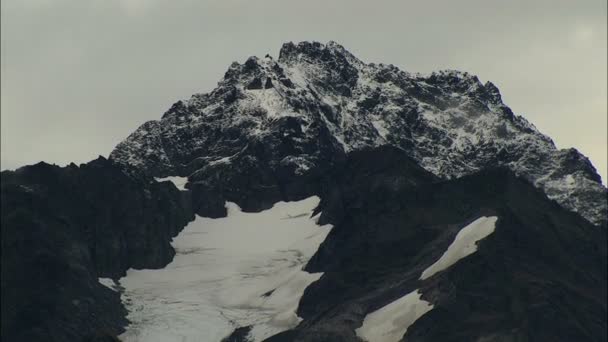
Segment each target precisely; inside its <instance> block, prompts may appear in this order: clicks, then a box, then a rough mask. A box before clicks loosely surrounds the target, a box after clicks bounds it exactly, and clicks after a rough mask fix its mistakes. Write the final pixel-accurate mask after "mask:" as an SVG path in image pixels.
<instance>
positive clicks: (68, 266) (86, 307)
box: [2, 158, 193, 341]
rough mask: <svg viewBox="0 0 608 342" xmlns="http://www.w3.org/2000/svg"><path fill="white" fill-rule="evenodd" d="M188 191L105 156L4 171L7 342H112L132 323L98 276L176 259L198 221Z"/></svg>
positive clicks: (4, 317) (112, 275) (4, 327)
mask: <svg viewBox="0 0 608 342" xmlns="http://www.w3.org/2000/svg"><path fill="white" fill-rule="evenodd" d="M188 196H189V195H188V193H187V192H180V191H178V190H177V189H176V188H175V187H174V186H173V185H172V184H171V183H156V182H154V181H152V182H145V181H143V180H136V179H133V178H131V177H130V176H127V175H126V174H125V173H123V172H122V171H121V170H120V169H119V168H117V167H116V166H114V165H113V164H112V163H111V162H109V161H108V160H105V159H103V158H100V159H97V160H94V161H92V162H90V163H88V164H83V165H81V166H80V167H78V166H76V165H73V164H72V165H70V166H67V167H65V168H60V167H57V166H52V165H48V164H44V163H39V164H36V165H33V166H26V167H23V168H20V169H18V170H17V171H14V172H10V171H4V172H2V340H3V341H37V340H45V341H78V340H81V339H83V338H88V339H91V340H94V341H101V340H104V339H105V340H107V339H108V338H111V336H114V335H116V334H117V333H119V332H120V331H121V330H122V327H123V326H124V325H126V323H127V322H126V320H125V318H124V317H125V315H126V312H125V310H124V309H123V307H122V305H121V303H120V297H119V294H118V293H116V292H114V291H112V290H110V289H108V288H106V287H104V286H103V285H101V284H100V283H99V282H98V280H97V279H98V277H109V278H118V277H120V276H122V275H124V273H125V271H126V270H127V269H128V268H130V267H133V268H159V267H163V266H164V265H166V264H167V263H168V262H170V261H171V259H172V258H173V255H174V251H173V249H172V247H171V245H170V243H169V242H170V240H171V238H172V237H173V236H175V235H176V234H177V233H178V232H179V231H180V230H181V228H182V227H184V225H185V224H186V223H187V222H188V221H190V220H191V219H192V218H193V213H192V207H191V205H190V203H191V201H190V199H189V198H188Z"/></svg>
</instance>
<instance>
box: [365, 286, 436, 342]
mask: <svg viewBox="0 0 608 342" xmlns="http://www.w3.org/2000/svg"><path fill="white" fill-rule="evenodd" d="M421 296H422V294H421V293H420V292H419V291H418V290H416V291H413V292H411V293H408V294H407V295H405V296H403V297H401V298H399V299H397V300H396V301H394V302H392V303H390V304H388V305H386V306H384V307H382V308H380V309H378V310H376V311H374V312H372V313H370V314H368V315H367V316H365V319H364V320H363V324H362V325H361V327H360V328H358V329H356V330H355V332H356V333H357V336H359V337H361V338H362V339H363V340H364V341H367V342H399V341H401V338H402V337H403V335H404V334H405V332H406V331H407V328H409V327H410V326H411V325H412V324H414V322H416V320H417V319H418V318H420V317H421V316H422V315H424V314H425V313H427V312H429V311H430V310H431V309H432V308H433V305H432V304H431V303H429V302H427V301H425V300H423V299H421V298H420V297H421Z"/></svg>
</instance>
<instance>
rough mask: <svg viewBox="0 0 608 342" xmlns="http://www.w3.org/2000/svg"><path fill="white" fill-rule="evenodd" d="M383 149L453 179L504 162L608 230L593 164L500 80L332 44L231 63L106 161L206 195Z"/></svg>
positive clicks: (300, 173) (310, 170)
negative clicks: (512, 98)
mask: <svg viewBox="0 0 608 342" xmlns="http://www.w3.org/2000/svg"><path fill="white" fill-rule="evenodd" d="M381 145H393V146H397V147H399V148H401V149H403V150H405V151H406V152H407V153H408V155H410V156H411V157H413V158H414V159H415V160H416V161H417V162H418V163H419V164H420V165H421V166H422V167H424V168H425V169H426V170H428V171H430V172H432V173H433V174H435V175H437V176H439V177H442V178H445V179H449V178H454V177H460V176H463V175H467V174H471V173H473V172H477V171H480V170H484V169H487V168H490V167H495V166H499V165H504V166H506V167H508V168H509V169H511V170H513V171H514V172H515V173H516V174H518V175H521V176H523V177H524V178H526V179H528V180H529V181H531V182H532V183H534V184H535V185H536V186H538V187H540V188H542V189H543V190H544V191H545V192H546V193H547V194H548V196H549V197H550V198H552V199H554V200H556V201H558V202H559V203H560V204H561V205H563V206H564V207H565V208H568V209H570V210H573V211H576V212H579V213H580V214H581V215H582V216H584V217H585V218H587V219H588V220H590V221H591V222H593V223H595V224H603V223H605V222H606V212H607V208H608V205H607V201H606V188H605V187H603V186H602V184H601V179H600V177H599V175H598V174H597V172H596V171H595V168H594V167H593V165H592V164H591V163H590V162H589V160H588V159H587V158H586V157H585V156H583V155H582V154H580V153H579V152H578V151H577V150H575V149H566V150H558V149H556V147H555V145H554V144H553V142H552V141H551V139H550V138H549V137H547V136H545V135H543V134H541V133H540V132H538V130H537V129H536V128H535V127H534V126H533V125H532V124H530V123H529V122H527V121H526V120H525V119H524V118H523V117H520V116H516V115H514V114H513V112H512V111H511V110H510V109H509V108H508V107H507V106H506V105H505V104H504V103H503V102H502V100H501V96H500V93H499V91H498V89H497V88H496V87H495V86H494V85H493V84H492V83H490V82H487V83H486V84H482V83H481V82H480V81H479V80H478V78H477V77H475V76H473V75H470V74H468V73H463V72H458V71H442V72H438V73H432V74H430V75H421V74H412V73H408V72H404V71H401V70H399V69H398V68H396V67H394V66H392V65H384V64H366V63H364V62H362V61H360V60H358V59H357V58H356V57H354V56H353V55H352V54H350V53H349V52H348V51H346V50H345V49H344V48H343V47H342V46H340V45H338V44H336V43H334V42H330V43H328V44H326V45H323V44H320V43H309V42H302V43H299V44H297V45H295V44H293V43H287V44H285V45H283V47H282V48H281V51H280V54H279V58H278V60H274V59H273V58H271V57H270V56H266V57H265V58H256V57H251V58H249V59H248V60H247V61H246V62H245V63H244V64H238V63H236V62H235V63H233V64H232V65H231V66H230V68H229V69H228V71H227V72H226V74H225V76H224V78H223V79H222V80H221V81H220V82H219V84H218V87H217V88H216V89H214V90H213V91H211V92H210V93H208V94H195V95H193V96H192V97H191V98H190V99H189V100H186V101H179V102H177V103H175V104H174V105H173V106H172V107H171V109H169V110H168V111H167V112H166V113H165V114H164V115H163V118H162V119H161V120H159V121H149V122H147V123H145V124H143V125H142V126H141V127H140V128H139V129H137V130H136V131H135V132H134V133H133V134H131V135H130V136H129V137H128V138H127V139H126V140H125V141H123V142H121V143H120V144H119V145H118V146H117V147H116V149H115V150H114V151H113V152H112V153H111V155H110V159H112V160H113V161H115V162H116V163H118V164H121V165H123V166H124V167H125V168H128V169H131V170H132V171H133V172H139V173H143V174H147V175H153V176H167V175H180V176H189V178H190V181H191V182H197V183H199V184H206V185H208V186H214V184H215V182H216V181H217V180H218V179H219V178H222V177H223V176H224V175H225V174H226V173H231V172H235V171H227V169H228V168H233V167H237V166H238V167H241V166H245V167H249V166H251V167H253V168H255V169H260V168H261V169H266V172H264V174H263V175H260V176H262V177H261V178H262V181H261V182H262V185H264V186H265V187H275V188H276V190H277V191H279V192H281V191H283V189H282V186H283V185H282V184H283V183H284V182H291V180H293V179H299V178H301V177H307V176H310V175H314V174H316V173H319V172H323V170H325V169H326V168H327V167H329V166H331V165H333V164H334V163H335V161H336V159H339V158H342V157H343V155H344V154H345V153H348V152H349V151H356V150H359V149H362V148H366V147H373V146H381ZM220 174H221V175H222V176H219V175H220ZM271 175H272V176H271ZM234 177H236V178H240V177H237V176H234ZM234 177H233V178H234ZM229 178H230V177H229ZM268 178H278V180H276V181H275V180H271V179H268ZM274 183H278V184H274Z"/></svg>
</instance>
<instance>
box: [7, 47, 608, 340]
mask: <svg viewBox="0 0 608 342" xmlns="http://www.w3.org/2000/svg"><path fill="white" fill-rule="evenodd" d="M606 196H607V191H606V188H605V187H603V186H602V184H601V179H600V177H599V176H598V175H597V173H596V171H595V169H594V167H593V165H592V164H591V163H590V162H589V160H588V159H587V158H586V157H584V156H583V155H581V154H580V153H579V152H578V151H576V150H575V149H569V150H558V149H556V147H555V146H554V144H553V143H552V141H551V139H550V138H548V137H547V136H545V135H543V134H541V133H540V132H538V130H536V128H534V126H533V125H532V124H530V123H528V122H527V121H526V120H525V119H524V118H522V117H520V116H517V115H515V114H513V112H512V111H511V110H510V109H509V108H508V107H507V106H506V105H505V104H503V103H502V100H501V96H500V93H499V91H498V89H497V88H496V87H495V86H494V85H493V84H492V83H490V82H488V83H486V84H482V83H480V82H479V80H478V79H477V78H476V77H475V76H473V75H470V74H468V73H463V72H458V71H443V72H438V73H433V74H430V75H421V74H411V73H407V72H404V71H400V70H399V69H397V68H396V67H394V66H392V65H383V64H379V65H376V64H366V63H364V62H362V61H360V60H358V59H357V58H356V57H354V56H353V55H352V54H350V53H349V52H348V51H347V50H346V49H344V48H343V47H342V46H340V45H338V44H336V43H334V42H330V43H328V44H320V43H315V42H312V43H311V42H302V43H299V44H297V45H296V44H293V43H287V44H284V45H283V47H282V48H281V51H280V54H279V58H278V59H277V60H276V61H275V60H274V59H273V58H271V57H270V56H266V57H265V58H263V59H260V58H256V57H251V58H249V59H247V61H246V62H245V63H244V64H239V63H233V64H232V65H231V66H230V68H229V70H228V71H227V72H226V74H225V76H224V78H223V79H222V80H221V81H220V82H219V84H218V87H217V88H216V89H214V90H213V91H211V92H210V93H208V94H195V95H193V96H192V97H191V98H190V99H189V100H187V101H179V102H177V103H175V104H174V105H173V106H172V107H171V108H170V109H169V110H168V111H167V112H166V113H165V114H164V115H163V116H162V118H161V119H160V120H157V121H149V122H146V123H144V124H143V125H142V126H141V127H139V128H138V129H137V130H136V131H135V132H134V133H132V134H131V135H130V136H129V137H127V138H126V139H125V140H124V141H123V142H121V143H120V144H119V145H118V146H117V147H116V149H115V150H114V151H112V153H111V154H110V156H109V158H108V159H106V158H103V157H100V158H98V159H96V160H93V161H91V162H89V163H86V164H82V165H75V164H71V165H68V166H66V167H58V166H54V165H49V164H46V163H39V164H36V165H31V166H24V167H22V168H19V169H17V170H15V171H3V172H2V174H1V197H2V211H1V220H2V259H1V262H2V265H1V266H2V279H1V285H2V298H1V299H2V301H1V309H2V320H1V322H2V327H1V330H0V333H1V339H2V341H37V340H46V341H96V342H100V341H117V340H118V339H124V340H125V341H144V340H145V341H148V340H159V341H160V340H162V341H165V342H169V341H173V340H179V341H190V340H196V341H201V340H202V341H216V340H218V338H220V339H221V338H222V337H223V339H222V341H236V342H239V341H240V342H244V341H262V340H264V341H269V342H273V341H274V342H276V341H332V342H333V341H336V342H339V341H352V342H361V341H368V342H397V341H410V342H411V341H419V342H422V341H450V342H451V341H453V342H456V341H459V342H460V341H462V342H465V341H478V342H503V341H509V342H510V341H513V342H515V341H564V342H566V341H594V342H595V341H598V342H599V341H606V340H607V339H608V336H607V335H606V331H607V327H608V322H607V319H606V317H607V314H608V309H607V304H606V302H607V298H608V295H607V286H608V283H607V278H608V273H607V269H608V252H607V248H606V243H607V239H608V238H607V235H606V234H607V230H606V211H607V208H608V203H607V198H606Z"/></svg>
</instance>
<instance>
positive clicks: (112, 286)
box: [98, 278, 116, 291]
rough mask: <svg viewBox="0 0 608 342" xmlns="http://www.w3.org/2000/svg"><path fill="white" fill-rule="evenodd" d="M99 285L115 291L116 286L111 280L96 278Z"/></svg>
mask: <svg viewBox="0 0 608 342" xmlns="http://www.w3.org/2000/svg"><path fill="white" fill-rule="evenodd" d="M98 280H99V283H100V284H101V285H103V286H105V287H107V288H109V289H110V290H112V291H116V288H115V287H116V284H114V280H112V279H111V278H98Z"/></svg>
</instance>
